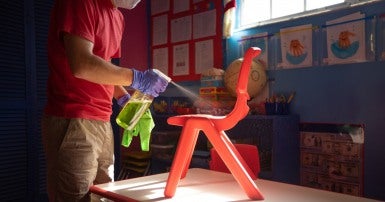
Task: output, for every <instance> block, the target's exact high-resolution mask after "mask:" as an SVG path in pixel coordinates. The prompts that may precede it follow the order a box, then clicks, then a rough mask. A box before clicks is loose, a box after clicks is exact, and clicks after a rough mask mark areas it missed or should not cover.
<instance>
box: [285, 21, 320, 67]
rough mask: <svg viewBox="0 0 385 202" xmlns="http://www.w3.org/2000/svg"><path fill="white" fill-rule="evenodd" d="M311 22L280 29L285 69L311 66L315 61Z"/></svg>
mask: <svg viewBox="0 0 385 202" xmlns="http://www.w3.org/2000/svg"><path fill="white" fill-rule="evenodd" d="M312 35H313V29H312V25H311V24H307V25H301V26H296V27H289V28H284V29H281V30H280V36H281V54H282V63H281V64H280V66H281V67H282V68H283V69H287V68H298V67H306V66H311V65H312V61H313V59H312V58H313V51H312V49H313V47H312V41H313V39H312Z"/></svg>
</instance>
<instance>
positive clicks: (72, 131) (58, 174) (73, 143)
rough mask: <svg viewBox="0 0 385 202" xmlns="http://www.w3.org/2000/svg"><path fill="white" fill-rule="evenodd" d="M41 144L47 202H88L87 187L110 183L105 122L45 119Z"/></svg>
mask: <svg viewBox="0 0 385 202" xmlns="http://www.w3.org/2000/svg"><path fill="white" fill-rule="evenodd" d="M42 140H43V145H44V149H45V155H46V162H47V191H48V196H49V200H50V201H51V202H54V201H55V202H61V201H63V202H75V201H90V200H91V199H90V194H89V187H90V186H91V185H93V184H100V183H106V182H110V181H112V180H113V179H114V178H113V164H114V143H113V132H112V128H111V124H110V123H109V122H103V121H96V120H86V119H65V118H59V117H51V116H45V117H43V119H42Z"/></svg>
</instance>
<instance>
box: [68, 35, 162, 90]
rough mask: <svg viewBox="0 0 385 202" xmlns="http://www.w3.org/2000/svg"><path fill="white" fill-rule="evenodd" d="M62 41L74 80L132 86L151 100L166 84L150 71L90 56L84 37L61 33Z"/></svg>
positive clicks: (91, 46) (90, 52)
mask: <svg viewBox="0 0 385 202" xmlns="http://www.w3.org/2000/svg"><path fill="white" fill-rule="evenodd" d="M63 42H64V48H65V50H66V55H67V59H68V62H69V66H70V68H71V72H72V74H73V75H74V77H76V78H80V79H85V80H87V81H90V82H94V83H99V84H106V85H115V86H131V87H133V88H134V89H139V90H140V91H142V92H144V93H146V94H150V95H152V96H154V97H157V96H158V95H159V93H160V92H163V91H164V90H165V89H166V87H167V84H168V82H167V81H165V80H164V79H162V78H161V77H160V76H159V75H157V74H155V73H154V72H152V71H150V70H147V71H145V72H141V71H137V70H134V69H129V68H123V67H119V66H117V65H114V64H112V63H111V62H109V61H106V60H104V59H103V58H101V57H99V56H97V55H95V54H93V51H92V50H93V47H94V44H93V43H92V42H91V41H88V40H87V39H85V38H82V37H79V36H77V35H72V34H68V33H64V36H63ZM115 97H116V96H115Z"/></svg>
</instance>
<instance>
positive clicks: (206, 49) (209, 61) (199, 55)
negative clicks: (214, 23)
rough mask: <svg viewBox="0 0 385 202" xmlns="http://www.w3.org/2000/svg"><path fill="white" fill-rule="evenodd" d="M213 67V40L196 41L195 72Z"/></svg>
mask: <svg viewBox="0 0 385 202" xmlns="http://www.w3.org/2000/svg"><path fill="white" fill-rule="evenodd" d="M212 67H214V43H213V40H205V41H199V42H196V43H195V73H196V74H201V73H202V72H204V71H205V70H207V69H209V68H212Z"/></svg>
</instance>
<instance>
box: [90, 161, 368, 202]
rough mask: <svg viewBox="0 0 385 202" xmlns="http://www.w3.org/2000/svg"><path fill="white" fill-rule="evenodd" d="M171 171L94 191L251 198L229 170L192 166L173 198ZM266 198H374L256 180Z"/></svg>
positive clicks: (139, 196)
mask: <svg viewBox="0 0 385 202" xmlns="http://www.w3.org/2000/svg"><path fill="white" fill-rule="evenodd" d="M167 177H168V173H162V174H157V175H149V176H145V177H139V178H133V179H127V180H122V181H117V182H111V183H106V184H99V185H95V186H93V187H91V192H92V193H94V194H97V195H100V196H103V197H105V198H108V199H111V200H114V201H178V202H179V201H182V202H183V201H194V202H205V201H210V202H212V201H220V202H223V201H249V200H250V199H249V198H248V197H247V196H246V194H245V192H244V191H243V190H242V188H241V187H240V186H239V184H238V183H237V182H236V181H235V179H234V178H233V176H232V175H231V174H228V173H221V172H216V171H211V170H206V169H200V168H192V169H189V171H188V173H187V176H186V178H184V179H182V180H181V181H180V183H179V185H178V188H177V190H176V193H175V196H174V197H173V198H165V197H164V195H163V192H164V188H165V186H166V181H167ZM256 184H257V186H258V188H259V189H260V190H261V192H262V194H263V196H264V197H265V200H264V201H272V202H283V201H284V202H290V201H293V202H314V201H317V202H319V201H325V202H332V201H335V202H344V201H347V202H355V201H356V202H364V201H368V202H369V201H375V200H372V199H367V198H362V197H355V196H351V195H346V194H340V193H335V192H330V191H324V190H318V189H312V188H307V187H302V186H297V185H291V184H285V183H280V182H274V181H268V180H263V179H258V180H256Z"/></svg>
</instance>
